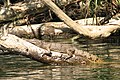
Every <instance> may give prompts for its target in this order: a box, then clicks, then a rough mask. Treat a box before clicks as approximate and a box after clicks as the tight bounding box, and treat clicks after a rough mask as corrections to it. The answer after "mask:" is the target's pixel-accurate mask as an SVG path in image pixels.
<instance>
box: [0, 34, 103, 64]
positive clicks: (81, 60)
mask: <svg viewBox="0 0 120 80" xmlns="http://www.w3.org/2000/svg"><path fill="white" fill-rule="evenodd" d="M38 43H40V45H44V46H45V47H46V46H48V45H47V44H46V43H44V42H43V43H42V42H39V41H38ZM0 45H1V46H2V47H3V49H5V50H8V51H9V52H11V53H14V54H20V55H23V56H26V57H29V58H31V59H34V60H36V61H39V62H42V63H46V64H59V65H66V64H67V65H68V64H69V65H74V64H77V65H80V64H87V63H90V62H91V63H101V62H102V60H101V59H99V58H98V57H96V56H95V55H92V54H89V53H87V52H84V51H81V50H76V49H74V48H73V47H72V49H67V52H66V50H65V51H64V52H63V53H62V52H61V53H60V52H56V51H51V50H46V49H43V48H40V47H38V46H36V45H34V44H32V43H30V42H27V41H25V40H22V39H20V38H18V37H17V36H14V35H11V34H8V35H7V36H1V39H0ZM52 46H53V47H54V48H55V47H56V46H59V47H60V44H59V45H55V44H54V45H53V44H50V45H49V47H48V48H52ZM60 48H62V46H61V47H60Z"/></svg>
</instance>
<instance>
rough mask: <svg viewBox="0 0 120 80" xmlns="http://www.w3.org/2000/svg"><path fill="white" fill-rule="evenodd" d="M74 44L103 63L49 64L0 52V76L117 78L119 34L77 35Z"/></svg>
mask: <svg viewBox="0 0 120 80" xmlns="http://www.w3.org/2000/svg"><path fill="white" fill-rule="evenodd" d="M65 42H66V41H65ZM74 44H75V46H77V47H78V48H81V49H83V50H86V51H88V52H89V53H93V54H96V55H98V56H99V57H100V58H103V59H104V60H105V61H106V63H104V64H89V65H77V66H51V65H44V64H42V63H40V62H36V61H33V60H30V59H29V58H26V57H23V56H20V55H0V80H120V55H119V53H120V37H119V36H117V37H110V38H108V39H104V40H97V41H93V40H87V39H80V40H79V43H74Z"/></svg>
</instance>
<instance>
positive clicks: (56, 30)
mask: <svg viewBox="0 0 120 80" xmlns="http://www.w3.org/2000/svg"><path fill="white" fill-rule="evenodd" d="M84 21H85V19H82V20H77V21H76V22H77V23H80V24H83V26H82V27H84V28H86V29H88V30H90V31H91V33H92V35H93V36H94V38H104V37H108V36H109V35H110V34H112V33H114V32H116V31H117V30H118V29H120V20H114V19H112V20H111V21H110V22H109V23H108V24H106V25H102V26H97V25H85V23H86V22H84ZM81 22H82V23H81ZM91 23H92V19H91V18H90V19H87V24H91ZM9 27H11V28H9V33H11V34H14V35H17V36H19V37H26V36H28V37H31V38H33V37H37V38H40V36H41V35H53V36H55V35H60V34H64V33H67V32H68V33H71V32H72V30H71V29H70V28H69V26H67V25H66V24H64V22H48V23H41V24H32V25H28V26H27V25H23V26H13V25H10V26H9ZM72 33H73V32H72Z"/></svg>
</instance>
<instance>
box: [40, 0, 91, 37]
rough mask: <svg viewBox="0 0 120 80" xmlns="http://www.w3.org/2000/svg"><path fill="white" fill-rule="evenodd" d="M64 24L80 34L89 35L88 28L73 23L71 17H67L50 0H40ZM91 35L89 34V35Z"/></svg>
mask: <svg viewBox="0 0 120 80" xmlns="http://www.w3.org/2000/svg"><path fill="white" fill-rule="evenodd" d="M42 1H43V2H44V3H45V4H46V5H47V6H48V7H49V8H50V9H51V10H52V11H53V12H54V13H55V14H56V15H57V16H58V17H59V18H60V19H61V20H62V21H63V22H64V23H65V24H67V25H68V26H69V27H71V28H72V29H74V30H75V31H77V32H78V33H80V34H83V35H85V36H89V37H91V36H92V35H91V34H90V32H89V30H88V29H85V28H84V27H82V25H80V24H78V23H75V22H74V21H73V20H72V19H71V18H69V17H68V16H67V15H66V14H65V13H64V12H63V11H62V10H61V9H60V8H59V7H57V6H56V5H55V3H53V2H52V1H51V0H42ZM90 35H91V36H90Z"/></svg>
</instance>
